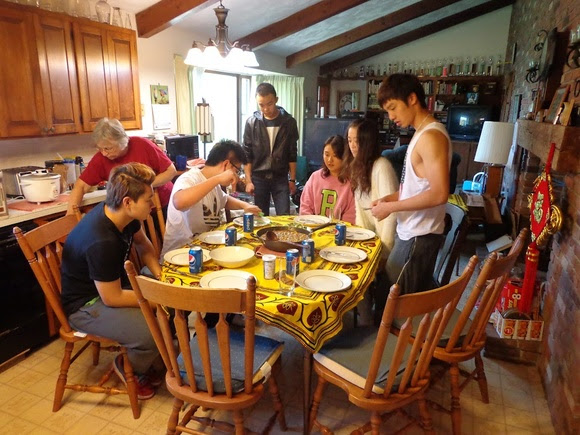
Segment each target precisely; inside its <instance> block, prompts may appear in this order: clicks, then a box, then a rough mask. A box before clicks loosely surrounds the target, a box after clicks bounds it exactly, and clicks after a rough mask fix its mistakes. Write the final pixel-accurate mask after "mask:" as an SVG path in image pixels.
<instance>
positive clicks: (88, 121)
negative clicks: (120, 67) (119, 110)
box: [73, 23, 112, 131]
mask: <svg viewBox="0 0 580 435" xmlns="http://www.w3.org/2000/svg"><path fill="white" fill-rule="evenodd" d="M73 35H74V41H75V55H76V61H77V71H78V80H79V91H80V92H79V94H80V100H81V113H82V123H83V130H85V131H92V130H93V129H94V127H95V125H96V124H97V122H98V121H99V120H100V119H101V118H104V117H105V116H112V115H111V114H110V111H109V101H111V100H112V89H111V79H110V73H109V55H108V50H107V38H106V32H105V31H104V30H103V29H102V28H101V27H99V26H98V25H96V26H93V25H90V24H85V23H82V24H80V23H74V24H73Z"/></svg>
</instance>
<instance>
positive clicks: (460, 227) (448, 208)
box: [433, 203, 469, 287]
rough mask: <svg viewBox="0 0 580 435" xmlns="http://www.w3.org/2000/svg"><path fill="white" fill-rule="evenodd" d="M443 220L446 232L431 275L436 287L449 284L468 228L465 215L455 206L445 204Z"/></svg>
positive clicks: (463, 211)
mask: <svg viewBox="0 0 580 435" xmlns="http://www.w3.org/2000/svg"><path fill="white" fill-rule="evenodd" d="M445 220H446V230H447V232H446V235H445V240H444V242H443V245H442V246H441V249H440V250H439V255H438V256H437V262H436V264H435V270H434V273H433V279H434V280H435V283H436V285H437V287H439V286H442V285H445V284H448V283H449V280H450V279H451V275H452V274H453V267H454V266H455V264H456V263H458V260H459V252H460V250H461V246H462V245H463V242H464V241H465V236H466V235H467V229H468V227H469V222H468V219H467V213H466V212H465V210H463V209H462V208H461V207H459V206H457V205H455V204H450V203H447V204H446V205H445ZM458 274H459V272H458Z"/></svg>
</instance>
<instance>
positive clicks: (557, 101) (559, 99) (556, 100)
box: [545, 85, 570, 122]
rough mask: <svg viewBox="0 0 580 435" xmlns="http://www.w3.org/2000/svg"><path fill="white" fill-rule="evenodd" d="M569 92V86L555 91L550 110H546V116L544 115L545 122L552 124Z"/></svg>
mask: <svg viewBox="0 0 580 435" xmlns="http://www.w3.org/2000/svg"><path fill="white" fill-rule="evenodd" d="M569 91H570V85H566V86H562V87H560V88H558V89H556V93H555V94H554V97H553V98H552V103H551V104H550V108H549V109H548V114H547V115H546V119H545V121H546V122H554V121H555V120H556V117H557V116H558V111H559V110H560V107H561V106H562V105H563V104H564V101H566V97H567V96H568V92H569Z"/></svg>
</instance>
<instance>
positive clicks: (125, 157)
mask: <svg viewBox="0 0 580 435" xmlns="http://www.w3.org/2000/svg"><path fill="white" fill-rule="evenodd" d="M93 139H94V141H95V143H96V145H97V153H96V154H95V155H94V156H93V157H92V158H91V161H90V162H89V164H88V165H87V167H86V169H85V170H84V171H83V173H82V174H81V175H80V177H79V179H78V180H77V181H76V183H75V186H74V188H73V190H72V192H71V194H70V198H69V201H68V211H67V213H69V214H70V213H72V212H73V206H74V205H80V203H81V201H82V199H83V196H84V194H85V193H87V192H88V191H89V189H91V187H93V186H96V185H97V184H99V183H100V182H102V181H107V180H108V179H109V174H110V172H111V169H113V168H115V167H117V166H120V165H123V164H126V163H133V162H137V163H143V164H145V165H147V166H149V167H150V168H151V169H153V172H155V180H153V186H152V187H154V188H155V187H157V188H158V189H157V191H158V193H159V200H160V201H161V206H162V207H163V209H164V210H165V209H166V208H167V203H168V202H169V195H170V194H171V188H172V187H173V184H172V183H171V180H172V179H173V177H175V176H176V175H177V171H176V169H175V166H174V165H173V163H172V162H171V160H169V157H167V156H166V155H165V153H164V152H163V150H161V148H159V147H158V146H157V145H155V144H154V143H153V142H151V141H150V140H149V139H145V138H143V137H136V136H133V137H128V136H127V133H125V129H124V128H123V125H122V124H121V123H120V122H119V121H118V120H116V119H109V118H103V119H101V120H100V121H99V122H98V123H97V125H96V126H95V130H94V131H93Z"/></svg>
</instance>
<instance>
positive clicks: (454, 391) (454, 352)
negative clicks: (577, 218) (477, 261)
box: [430, 228, 529, 434]
mask: <svg viewBox="0 0 580 435" xmlns="http://www.w3.org/2000/svg"><path fill="white" fill-rule="evenodd" d="M528 232H529V231H528V229H527V228H524V229H523V230H522V231H521V232H520V234H519V235H518V237H517V239H516V240H515V242H514V244H513V245H512V247H511V249H510V251H509V253H508V255H507V256H505V257H501V258H500V257H498V255H497V253H495V252H492V253H491V254H489V256H488V258H487V259H486V261H485V263H484V264H483V267H482V268H481V272H480V273H479V275H478V277H477V280H476V282H475V285H474V286H473V290H472V291H471V294H470V295H469V298H468V299H467V302H466V304H465V307H464V308H463V310H461V311H460V310H457V309H456V310H455V311H454V313H453V315H452V316H451V320H450V321H449V325H448V327H447V330H446V331H445V332H444V334H443V336H442V338H441V340H440V342H439V344H438V345H437V347H436V348H435V353H434V355H433V356H434V358H435V359H437V360H440V361H444V362H445V363H447V364H446V368H447V369H449V371H450V375H451V409H450V410H448V409H446V408H443V407H442V406H440V405H438V404H436V403H433V402H430V404H431V405H432V406H433V407H434V408H436V409H437V410H439V411H443V412H446V413H449V414H451V421H452V428H453V433H454V434H460V433H461V406H460V402H459V395H460V394H461V391H462V390H463V389H464V388H465V386H466V385H467V384H468V382H469V381H470V380H471V379H475V380H477V382H478V384H479V390H480V393H481V398H482V401H483V402H484V403H489V396H488V391H487V380H486V378H485V371H484V368H483V360H482V359H481V350H482V349H483V347H484V346H485V338H486V335H485V328H486V326H487V324H488V322H489V317H490V316H491V313H492V311H493V309H494V307H495V305H496V303H497V300H498V298H499V295H500V293H501V290H502V288H503V286H504V284H505V281H506V279H507V277H508V275H509V273H510V271H511V269H512V268H513V267H514V264H515V262H516V260H517V258H518V256H519V255H520V253H521V252H522V249H523V247H524V245H525V243H526V240H527V237H528ZM478 301H479V303H477V302H478ZM476 306H477V308H476ZM472 358H474V359H475V369H474V370H473V371H472V372H470V373H468V372H466V371H464V370H460V369H459V366H458V363H460V362H463V361H468V360H470V359H472ZM439 374H440V375H442V374H444V372H442V373H439ZM460 374H461V375H463V376H465V377H466V379H465V380H464V381H463V382H462V383H460V382H459V375H460Z"/></svg>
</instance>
